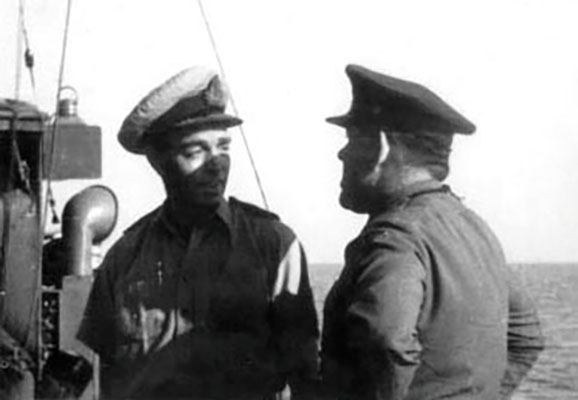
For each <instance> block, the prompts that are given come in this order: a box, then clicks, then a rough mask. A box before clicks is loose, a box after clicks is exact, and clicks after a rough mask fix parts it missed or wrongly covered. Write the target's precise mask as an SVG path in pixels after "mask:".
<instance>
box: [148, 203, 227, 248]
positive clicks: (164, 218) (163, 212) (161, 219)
mask: <svg viewBox="0 0 578 400" xmlns="http://www.w3.org/2000/svg"><path fill="white" fill-rule="evenodd" d="M214 216H215V219H216V221H218V222H220V223H221V225H222V226H224V227H225V228H226V230H227V232H228V233H229V235H230V237H231V239H232V238H233V234H234V229H233V216H232V213H231V207H230V206H229V202H228V201H227V200H226V199H224V198H221V199H220V200H219V205H218V206H217V209H216V210H215V212H214ZM157 221H158V223H160V224H161V225H162V226H163V227H164V228H165V229H167V230H168V231H169V232H170V233H171V234H172V235H174V236H176V237H179V238H182V239H183V240H185V238H183V237H182V235H181V234H179V231H178V229H177V228H176V227H175V225H174V223H173V222H172V221H171V218H170V216H169V209H168V203H167V201H165V202H164V203H163V205H162V206H161V207H160V210H159V212H158V213H157ZM209 226H214V225H211V224H209ZM186 240H187V241H188V238H186Z"/></svg>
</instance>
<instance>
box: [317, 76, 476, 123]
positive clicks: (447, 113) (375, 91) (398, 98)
mask: <svg viewBox="0 0 578 400" xmlns="http://www.w3.org/2000/svg"><path fill="white" fill-rule="evenodd" d="M345 73H346V74H347V76H348V77H349V79H350V81H351V86H352V90H353V100H352V104H351V108H350V109H349V111H348V112H347V114H344V115H340V116H337V117H330V118H327V122H329V123H332V124H336V125H339V126H341V127H347V126H351V125H355V124H356V123H359V122H371V123H377V124H379V125H381V126H382V127H384V128H385V129H391V130H394V131H398V132H416V133H417V132H420V131H425V132H436V133H447V134H453V133H463V134H471V133H473V132H474V131H475V130H476V126H475V125H474V124H473V123H471V122H470V121H468V120H467V119H466V118H465V117H464V116H463V115H461V114H460V113H458V112H457V111H456V110H454V109H453V108H452V107H451V106H450V105H449V104H447V103H446V102H445V101H443V100H442V99H441V98H440V97H439V96H437V95H436V94H435V93H433V92H432V91H431V90H429V89H428V88H426V87H424V86H422V85H420V84H417V83H414V82H409V81H404V80H401V79H397V78H393V77H391V76H387V75H384V74H381V73H378V72H375V71H372V70H370V69H367V68H365V67H362V66H360V65H348V66H347V67H346V68H345Z"/></svg>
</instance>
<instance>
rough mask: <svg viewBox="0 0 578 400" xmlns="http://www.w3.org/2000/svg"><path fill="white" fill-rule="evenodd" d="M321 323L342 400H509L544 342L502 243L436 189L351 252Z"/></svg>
mask: <svg viewBox="0 0 578 400" xmlns="http://www.w3.org/2000/svg"><path fill="white" fill-rule="evenodd" d="M323 326H324V332H323V341H322V373H323V379H324V382H325V384H326V385H327V387H328V388H329V390H330V391H332V392H333V393H334V394H335V396H336V397H339V398H342V399H380V400H385V399H387V400H398V399H408V400H429V399H487V400H496V399H498V398H500V394H499V393H502V395H503V396H504V397H507V396H508V395H509V394H510V393H511V391H512V390H513V389H514V388H515V387H516V386H517V385H518V384H519V382H520V380H521V379H522V378H523V377H524V375H525V374H526V373H527V371H528V370H529V368H531V366H532V364H533V363H534V361H535V360H536V358H537V356H538V353H539V352H540V351H541V349H542V348H543V343H544V341H543V337H542V335H541V332H540V329H539V323H538V319H537V316H536V312H535V309H534V307H533V305H532V302H531V301H530V300H529V299H528V297H527V296H526V294H525V293H524V290H523V289H522V287H521V286H520V285H519V284H518V283H517V282H516V280H515V277H514V275H513V274H512V272H511V271H510V269H509V267H508V266H507V265H506V262H505V259H504V254H503V252H502V249H501V247H500V244H499V242H498V240H497V238H496V237H495V235H494V234H493V233H492V231H491V230H490V229H489V228H488V226H487V225H486V224H485V223H484V222H483V221H482V220H481V219H480V218H479V217H478V216H477V215H476V214H474V213H473V212H472V211H471V210H469V209H467V208H466V207H465V206H464V205H463V204H462V202H461V201H460V200H459V199H458V198H456V197H455V196H454V195H453V194H452V193H451V192H450V191H449V188H448V187H447V186H442V185H441V184H440V183H439V182H434V181H432V182H427V183H421V184H418V185H414V186H412V187H409V188H407V189H406V190H405V191H404V192H403V193H400V195H399V196H398V197H397V198H395V199H394V200H393V201H392V202H390V203H389V204H387V205H385V206H384V211H383V212H381V213H376V214H375V215H372V216H371V217H370V218H369V221H368V222H367V224H366V226H365V227H364V229H363V231H362V232H361V234H360V235H359V236H358V237H357V238H356V239H355V240H354V241H352V242H351V243H350V244H349V245H348V247H347V249H346V252H345V267H344V269H343V271H342V273H341V276H340V277H339V279H338V281H337V282H336V283H335V285H334V286H333V288H332V289H331V291H330V293H329V295H328V297H327V300H326V303H325V310H324V325H323Z"/></svg>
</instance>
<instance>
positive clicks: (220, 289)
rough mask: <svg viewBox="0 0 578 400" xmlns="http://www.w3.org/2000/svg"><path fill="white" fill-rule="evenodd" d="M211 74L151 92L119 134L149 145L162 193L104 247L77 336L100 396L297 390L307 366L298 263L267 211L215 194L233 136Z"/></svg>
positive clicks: (309, 324) (290, 240)
mask: <svg viewBox="0 0 578 400" xmlns="http://www.w3.org/2000/svg"><path fill="white" fill-rule="evenodd" d="M227 101H228V95H227V91H226V88H225V86H224V83H223V82H222V81H221V80H220V78H219V76H218V75H217V74H216V73H215V72H213V71H211V70H209V69H206V68H202V67H194V68H190V69H187V70H184V71H182V72H181V73H179V74H177V75H175V76H174V77H172V78H171V79H169V80H168V81H167V82H165V83H164V84H163V85H161V86H160V87H158V88H156V89H154V90H153V91H152V92H151V93H149V94H148V95H147V96H146V97H145V98H144V99H143V100H142V101H141V102H140V103H139V104H138V105H137V106H136V107H135V108H134V110H133V111H132V112H131V113H130V114H129V116H128V117H127V118H126V119H125V121H124V123H123V125H122V127H121V130H120V132H119V141H120V143H121V144H122V145H123V146H124V148H125V149H127V150H128V151H130V152H132V153H137V154H144V155H146V157H147V159H148V160H149V162H150V164H151V165H152V166H153V168H154V169H155V171H156V172H157V173H158V174H159V175H160V177H161V178H162V180H163V182H164V185H165V189H166V193H167V198H166V201H165V202H164V204H162V205H161V206H160V207H159V208H158V209H156V210H154V211H152V212H151V213H149V214H148V215H146V216H145V217H143V218H142V219H141V220H139V221H138V222H137V223H135V224H134V225H133V226H132V227H130V228H129V229H128V230H127V231H126V232H125V233H124V236H123V237H122V238H121V239H120V240H119V241H118V242H117V243H116V244H115V245H114V246H113V247H112V249H111V250H110V251H109V253H108V254H107V256H106V258H105V261H104V263H103V265H102V266H101V267H100V268H99V269H98V270H97V275H96V279H95V282H94V286H93V289H92V292H91V295H90V299H89V302H88V305H87V308H86V311H85V317H84V320H83V323H82V326H81V329H80V332H79V338H80V339H81V340H82V341H83V342H84V343H86V344H87V345H88V346H89V347H90V348H92V349H93V350H94V351H95V352H96V353H97V354H98V355H99V356H100V359H101V365H102V368H101V372H102V373H101V382H102V391H103V395H104V397H106V398H113V399H121V398H122V399H124V398H131V399H132V398H146V399H169V398H179V399H184V398H187V399H266V398H271V397H272V396H274V394H275V393H277V392H279V391H280V390H281V389H282V388H283V387H284V386H285V385H286V384H289V385H290V387H291V391H292V392H293V395H294V396H295V397H296V398H298V397H299V395H300V394H303V390H304V389H303V388H304V387H305V385H306V384H307V381H308V380H309V378H310V377H312V376H314V375H315V373H316V360H317V350H316V341H317V338H318V327H317V317H316V314H315V308H314V302H313V296H312V291H311V287H310V284H309V277H308V271H307V264H306V261H305V257H304V253H303V250H302V248H301V245H300V243H299V241H298V240H297V238H296V236H295V234H294V233H293V231H292V230H291V229H290V228H289V227H287V226H286V225H285V224H283V223H282V222H281V221H280V220H279V219H278V217H277V216H276V215H274V214H272V213H270V212H268V211H265V210H262V209H260V208H258V207H256V206H253V205H250V204H247V203H243V202H241V201H239V200H236V199H234V198H230V199H229V200H226V199H225V198H224V190H225V185H226V182H227V177H228V173H229V163H230V159H229V146H230V143H231V134H230V132H228V131H227V128H230V127H233V126H235V125H239V124H240V123H241V120H240V119H238V118H236V117H233V116H230V115H227V114H225V106H226V104H227Z"/></svg>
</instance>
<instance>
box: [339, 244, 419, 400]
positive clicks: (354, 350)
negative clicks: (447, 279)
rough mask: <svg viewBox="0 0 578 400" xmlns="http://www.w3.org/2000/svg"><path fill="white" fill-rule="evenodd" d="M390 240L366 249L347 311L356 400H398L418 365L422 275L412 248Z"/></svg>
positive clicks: (402, 396) (403, 394)
mask: <svg viewBox="0 0 578 400" xmlns="http://www.w3.org/2000/svg"><path fill="white" fill-rule="evenodd" d="M391 236H392V237H390V236H389V235H384V236H383V237H381V238H378V239H377V240H376V241H375V242H374V243H372V244H371V245H370V247H369V248H368V249H366V251H367V253H366V254H365V257H364V263H363V265H361V267H362V272H361V274H360V276H359V278H358V280H357V286H356V290H355V293H354V297H353V301H352V303H351V305H350V307H349V309H348V315H347V323H346V325H347V333H346V334H347V338H348V344H349V346H350V349H349V351H348V353H349V354H352V355H355V361H356V365H354V366H353V367H354V368H356V369H357V371H356V376H357V377H358V379H359V380H360V382H357V383H356V386H357V387H359V393H355V396H356V397H355V398H360V399H375V400H382V399H383V400H385V399H388V400H389V399H392V400H398V399H403V398H404V397H405V395H406V394H407V390H408V388H409V385H410V384H411V381H412V380H413V377H414V373H415V371H416V369H417V368H418V366H419V363H420V354H421V350H422V346H421V343H420V342H419V339H418V332H417V323H418V318H419V313H420V308H421V304H422V302H423V296H424V280H425V270H424V268H423V266H422V265H421V264H420V262H419V260H418V258H417V256H416V255H415V253H414V252H413V250H412V247H411V244H410V243H409V242H408V241H406V240H404V239H403V238H401V237H396V235H395V234H394V235H391Z"/></svg>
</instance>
